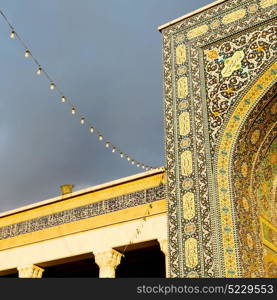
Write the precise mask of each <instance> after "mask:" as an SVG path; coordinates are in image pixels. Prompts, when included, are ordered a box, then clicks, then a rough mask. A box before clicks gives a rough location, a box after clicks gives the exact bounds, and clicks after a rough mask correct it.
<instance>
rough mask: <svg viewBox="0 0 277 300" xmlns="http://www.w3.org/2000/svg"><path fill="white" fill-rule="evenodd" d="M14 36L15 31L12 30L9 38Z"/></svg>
mask: <svg viewBox="0 0 277 300" xmlns="http://www.w3.org/2000/svg"><path fill="white" fill-rule="evenodd" d="M14 37H15V31H14V30H13V31H12V32H11V34H10V38H11V39H14Z"/></svg>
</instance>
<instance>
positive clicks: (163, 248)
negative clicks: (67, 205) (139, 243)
mask: <svg viewBox="0 0 277 300" xmlns="http://www.w3.org/2000/svg"><path fill="white" fill-rule="evenodd" d="M158 242H159V244H160V248H161V251H162V252H163V254H164V256H165V274H166V278H169V277H170V275H169V260H168V259H169V258H168V242H167V240H166V239H158Z"/></svg>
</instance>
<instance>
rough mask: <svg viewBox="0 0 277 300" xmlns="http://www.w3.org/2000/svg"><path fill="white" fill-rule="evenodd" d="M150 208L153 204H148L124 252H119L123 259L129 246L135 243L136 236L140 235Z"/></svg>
mask: <svg viewBox="0 0 277 300" xmlns="http://www.w3.org/2000/svg"><path fill="white" fill-rule="evenodd" d="M152 208H153V204H151V203H149V205H148V207H147V209H146V211H145V213H144V216H143V218H142V220H141V222H140V223H139V225H138V227H137V228H136V230H135V232H134V234H133V235H132V237H131V239H130V241H129V243H128V244H127V245H126V246H125V247H124V250H123V251H122V252H121V254H122V256H123V257H124V256H125V253H126V251H127V248H128V247H129V246H131V245H132V244H133V243H134V242H135V240H136V239H137V238H138V236H139V235H140V234H141V232H142V228H143V226H144V223H145V222H146V217H147V216H149V215H150V211H151V209H152Z"/></svg>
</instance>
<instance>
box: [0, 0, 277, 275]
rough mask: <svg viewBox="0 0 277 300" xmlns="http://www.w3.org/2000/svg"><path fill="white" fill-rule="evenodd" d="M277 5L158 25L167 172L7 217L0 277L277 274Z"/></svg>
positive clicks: (253, 0)
mask: <svg viewBox="0 0 277 300" xmlns="http://www.w3.org/2000/svg"><path fill="white" fill-rule="evenodd" d="M276 5H277V1H276V0H220V1H216V2H213V3H211V4H210V5H208V6H206V7H203V8H201V9H199V10H197V11H194V12H192V13H190V14H188V15H185V16H183V17H181V18H178V19H176V20H173V21H171V22H169V23H167V24H165V25H163V26H161V27H159V30H160V32H161V34H162V37H163V66H164V126H165V158H166V162H165V163H166V165H165V167H164V168H159V169H154V170H151V171H148V172H145V173H141V174H137V175H135V176H131V177H127V178H122V179H120V180H117V181H113V182H109V183H106V184H103V185H100V186H95V187H91V188H88V189H85V190H81V191H76V192H73V191H72V190H71V187H70V186H64V187H63V188H64V190H63V193H62V195H61V196H59V197H56V198H54V199H50V200H47V201H42V202H38V203H36V204H33V205H29V206H26V207H22V208H19V209H16V210H13V211H9V212H4V213H2V214H1V215H0V276H5V277H17V276H19V277H70V276H71V277H74V276H75V277H187V278H188V277H189V278H201V277H212V278H213V277H227V278H228V277H232V278H234V277H251V278H252V277H277V196H276V190H277V175H276V174H277V151H276V150H277V139H276V136H277V131H276V129H277V127H276V119H277V118H276V114H277V102H276V87H277V84H276V77H277V63H276V51H277V42H276V41H277V39H276V37H277V24H276V11H277V10H276ZM66 188H68V190H67V191H66Z"/></svg>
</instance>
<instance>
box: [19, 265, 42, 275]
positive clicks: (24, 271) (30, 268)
mask: <svg viewBox="0 0 277 300" xmlns="http://www.w3.org/2000/svg"><path fill="white" fill-rule="evenodd" d="M17 270H18V277H19V278H41V277H42V273H43V271H44V269H42V268H40V267H38V266H36V265H26V266H20V267H17Z"/></svg>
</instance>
